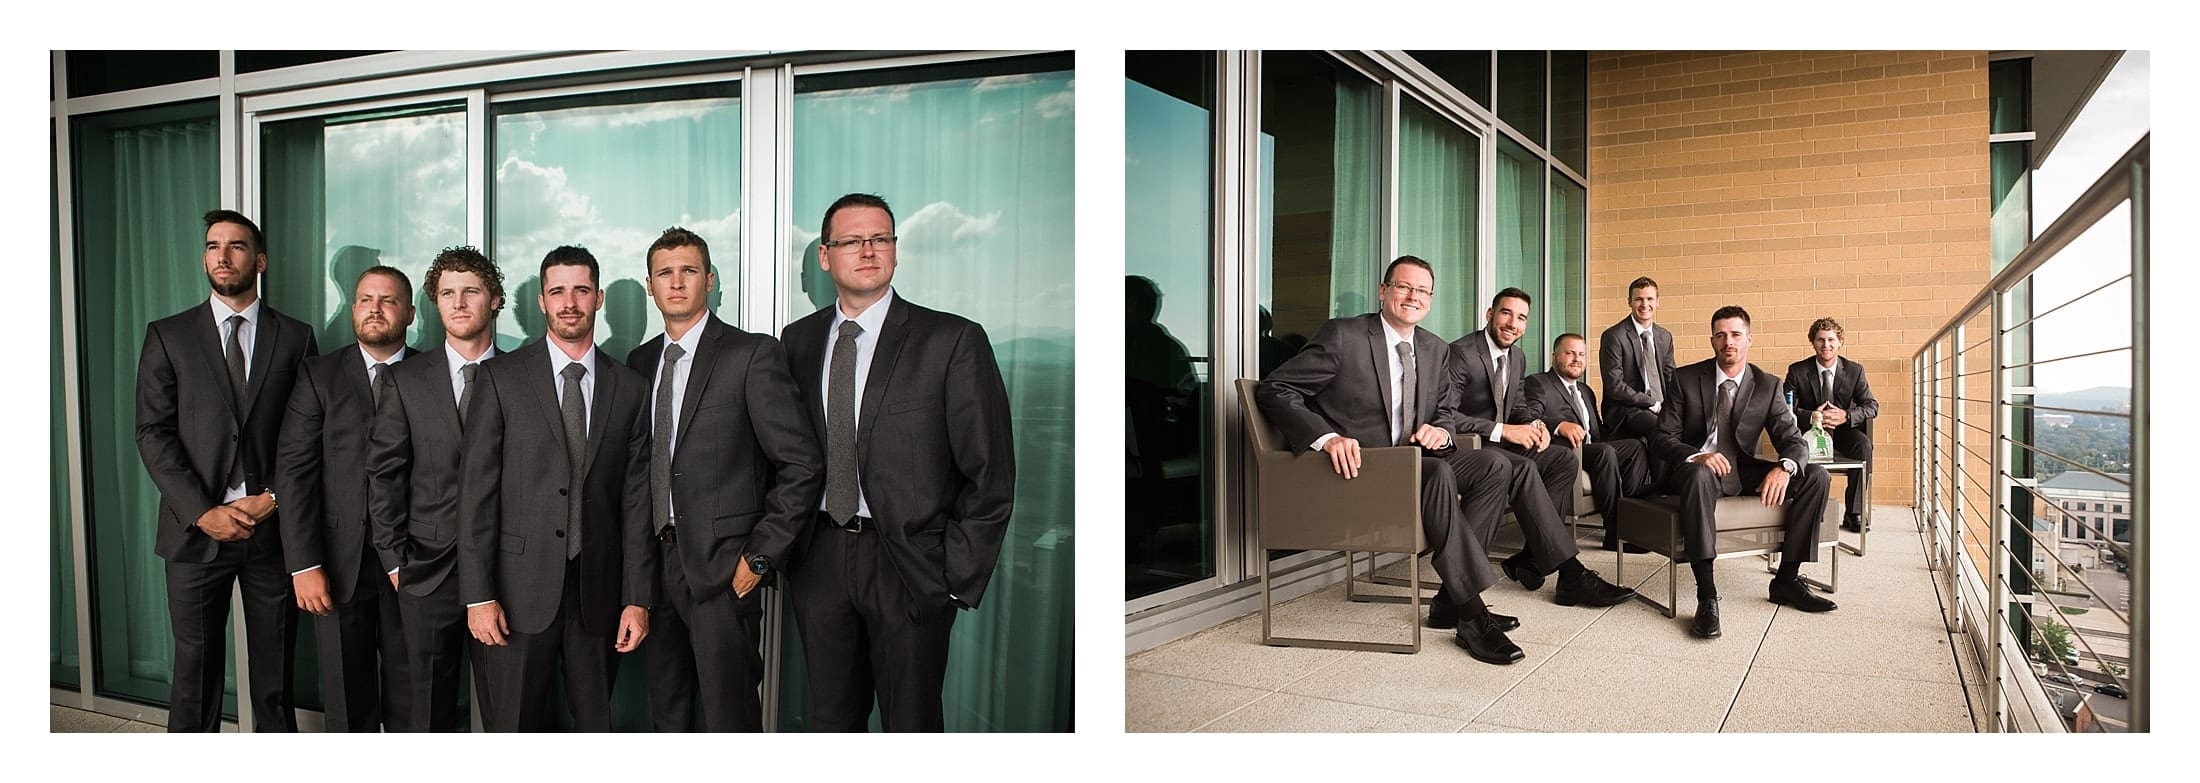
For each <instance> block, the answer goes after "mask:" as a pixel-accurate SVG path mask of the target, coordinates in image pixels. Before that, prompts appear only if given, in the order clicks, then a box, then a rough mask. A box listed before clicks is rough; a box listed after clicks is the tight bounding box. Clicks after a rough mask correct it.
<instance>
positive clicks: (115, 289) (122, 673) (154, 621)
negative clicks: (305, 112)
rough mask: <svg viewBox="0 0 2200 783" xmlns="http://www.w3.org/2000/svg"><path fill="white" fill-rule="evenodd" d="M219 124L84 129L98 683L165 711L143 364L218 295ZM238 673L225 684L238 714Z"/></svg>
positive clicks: (80, 159)
mask: <svg viewBox="0 0 2200 783" xmlns="http://www.w3.org/2000/svg"><path fill="white" fill-rule="evenodd" d="M213 116H214V107H213V105H212V103H211V102H207V103H204V104H193V105H190V106H187V107H184V108H182V109H176V108H162V109H154V110H147V111H142V112H131V113H127V114H121V115H107V116H102V117H96V118H86V119H80V120H77V121H76V127H75V129H74V132H73V136H74V138H75V145H76V154H75V158H74V162H75V163H76V164H77V166H76V169H75V176H76V181H75V185H76V193H77V207H78V213H77V216H76V217H77V219H76V226H77V229H76V238H77V241H78V245H77V251H78V256H77V269H78V275H79V277H78V279H77V291H78V296H79V297H80V300H79V301H80V304H81V305H82V307H81V309H80V310H79V318H80V319H81V321H82V333H81V334H82V336H83V343H82V345H81V346H80V351H81V353H80V354H79V357H78V358H79V361H80V362H81V369H82V373H83V374H82V379H83V384H82V386H81V388H82V394H83V399H82V403H83V405H84V417H83V426H84V432H83V435H84V447H85V458H86V459H85V465H84V469H85V477H84V480H85V489H86V492H85V497H86V498H87V501H88V503H89V507H88V508H86V509H85V511H86V525H87V532H88V534H89V536H90V545H91V561H92V563H93V566H94V568H93V573H94V574H95V575H96V576H95V579H94V581H93V583H92V604H93V616H94V617H95V618H97V620H96V622H97V623H98V628H97V629H96V630H97V634H96V637H95V638H96V639H97V640H98V641H97V650H96V655H97V656H98V657H97V662H98V666H97V671H98V682H97V683H96V684H95V686H96V689H97V691H98V692H99V693H102V694H106V695H115V696H122V697H126V698H130V699H133V700H136V701H142V702H147V703H151V704H157V705H165V704H166V703H167V700H168V685H169V680H170V675H171V674H172V672H173V670H174V650H173V646H172V641H171V637H170V635H169V630H168V604H167V595H168V590H167V584H166V580H165V573H166V569H165V566H164V565H163V563H162V561H161V559H160V556H158V555H155V554H153V539H154V534H155V531H156V527H155V524H156V523H155V521H154V520H155V519H156V518H157V513H158V506H159V503H160V494H159V491H158V490H157V489H155V488H154V486H153V482H152V479H151V477H150V476H148V475H146V473H145V466H144V463H143V462H142V461H140V459H139V458H138V451H137V439H136V432H135V430H134V427H133V423H134V411H135V410H136V389H137V359H138V353H139V349H140V348H141V347H142V346H143V344H144V341H145V325H146V324H147V323H149V322H151V321H153V320H155V319H158V318H164V317H167V316H169V315H172V314H174V313H176V312H178V311H180V310H183V309H184V308H186V307H190V306H192V305H193V304H197V303H201V302H204V301H206V298H207V296H208V292H207V285H206V275H205V271H204V269H203V267H202V266H201V263H200V260H199V258H200V256H201V252H200V249H199V246H200V243H201V241H202V238H203V237H204V236H205V231H206V229H205V226H204V225H202V224H201V223H200V221H199V217H200V215H203V214H205V212H206V211H207V210H209V209H213V208H214V207H215V206H217V203H216V199H217V198H218V196H219V187H220V177H219V173H218V170H217V167H218V165H219V156H218V152H217V148H216V137H217V134H216V129H215V122H214V119H213ZM209 327H211V324H209ZM57 382H58V381H57ZM57 544H58V545H59V546H61V547H66V546H68V538H67V536H66V535H62V536H60V537H59V538H58V539H57ZM56 611H68V612H70V613H72V614H73V612H74V607H63V606H60V605H58V604H57V605H56ZM233 675H234V672H232V676H231V677H230V678H228V679H227V680H226V681H225V682H224V688H225V689H226V690H227V692H228V693H229V694H230V696H231V700H230V701H229V702H228V703H229V706H230V711H231V712H232V713H233V712H234V706H235V701H234V695H235V690H236V689H235V681H234V676H233Z"/></svg>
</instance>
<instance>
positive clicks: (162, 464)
mask: <svg viewBox="0 0 2200 783" xmlns="http://www.w3.org/2000/svg"><path fill="white" fill-rule="evenodd" d="M254 332H255V334H254V337H253V344H252V359H251V362H250V366H251V368H252V369H251V371H250V372H249V373H248V374H247V377H246V379H245V391H244V400H243V401H242V402H241V403H240V402H239V401H238V400H237V399H236V395H235V394H233V393H231V391H230V389H229V365H228V363H227V362H226V361H224V360H223V359H222V343H221V329H220V327H218V326H215V325H214V305H213V303H211V302H204V303H200V304H198V305H196V306H194V307H192V308H191V309H189V310H185V311H183V312H180V313H177V314H175V315H171V316H168V317H166V318H162V319H160V320H158V321H154V322H152V323H150V324H147V325H146V327H145V347H144V349H143V350H142V351H141V352H140V353H139V354H138V371H137V446H138V456H139V457H140V458H141V459H143V460H144V461H145V472H146V473H149V474H151V475H152V477H153V485H154V486H155V487H158V488H160V527H159V532H158V533H156V534H155V536H154V541H153V551H154V552H155V553H157V554H159V555H160V556H161V557H162V558H165V559H168V560H170V561H174V562H180V563H208V562H213V560H214V556H215V554H216V551H217V549H218V545H219V544H220V543H221V542H219V541H215V540H214V539H212V538H209V537H207V535H206V534H205V533H204V532H201V531H200V530H199V529H198V521H199V515H201V514H204V513H206V511H207V509H211V508H213V507H215V506H218V505H221V502H222V494H223V490H224V489H226V487H225V486H224V485H225V484H226V483H227V480H228V478H229V475H228V474H229V464H230V460H231V458H232V457H233V456H235V455H236V454H237V452H238V450H239V449H242V450H243V455H244V484H245V491H246V492H247V493H248V494H253V493H258V492H260V491H261V490H264V489H266V488H267V486H268V481H269V480H271V479H272V478H273V477H274V467H275V440H276V438H277V437H278V435H279V433H280V432H281V430H282V425H283V414H284V412H285V410H286V407H285V405H284V403H286V402H287V401H288V400H289V399H290V389H291V386H292V385H293V384H294V383H296V382H297V377H298V365H299V363H300V362H303V361H305V360H306V358H307V357H310V356H312V355H313V354H315V353H316V352H318V350H319V349H318V348H317V347H316V346H315V344H314V341H313V332H312V330H311V329H310V328H309V327H307V326H306V325H305V324H304V323H302V322H300V321H298V320H297V319H295V318H291V317H289V316H286V315H283V314H282V313H279V312H276V311H275V308H273V307H269V306H268V305H267V303H266V302H264V301H263V302H261V303H260V317H259V323H258V324H257V325H256V326H255V327H254ZM283 501H284V498H283V496H282V494H281V493H279V492H278V493H276V502H277V504H278V505H280V504H281V503H282V502H283ZM284 516H285V514H283V513H282V512H279V511H278V512H277V513H276V514H275V516H272V517H269V518H267V519H265V520H262V521H261V522H260V524H259V525H258V526H257V527H255V528H254V531H253V534H252V540H254V541H262V542H264V543H263V544H261V545H262V546H280V545H281V539H280V536H281V532H282V530H281V528H282V525H281V523H282V520H283V517H284ZM270 538H273V539H275V540H272V541H270V540H268V539H270Z"/></svg>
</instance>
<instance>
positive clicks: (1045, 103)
mask: <svg viewBox="0 0 2200 783" xmlns="http://www.w3.org/2000/svg"><path fill="white" fill-rule="evenodd" d="M1035 108H1037V109H1038V110H1039V116H1041V117H1044V118H1047V119H1050V120H1051V119H1055V118H1057V117H1065V116H1068V115H1069V114H1070V112H1072V111H1074V110H1076V108H1077V90H1076V89H1075V86H1074V85H1073V84H1066V85H1063V86H1062V89H1061V91H1060V92H1056V93H1053V94H1051V95H1048V96H1047V97H1044V98H1040V99H1039V103H1038V105H1037V106H1036V107H1035Z"/></svg>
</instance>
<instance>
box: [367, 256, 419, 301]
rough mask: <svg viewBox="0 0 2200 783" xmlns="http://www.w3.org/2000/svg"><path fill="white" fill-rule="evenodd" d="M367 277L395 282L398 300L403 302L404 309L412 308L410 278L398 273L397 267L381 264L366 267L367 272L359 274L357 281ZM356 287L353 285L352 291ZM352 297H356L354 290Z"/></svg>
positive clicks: (411, 283)
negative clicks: (378, 277)
mask: <svg viewBox="0 0 2200 783" xmlns="http://www.w3.org/2000/svg"><path fill="white" fill-rule="evenodd" d="M367 275H381V276H383V277H387V278H389V279H391V280H395V281H397V291H398V300H399V301H402V302H404V303H405V306H406V307H411V306H412V303H413V281H412V278H410V277H406V276H405V273H404V272H400V271H398V270H397V267H394V266H386V265H382V264H376V265H374V266H370V267H367V271H364V272H360V273H359V280H360V281H362V282H363V281H365V280H366V279H367ZM356 287H357V286H356V285H355V286H354V289H356ZM352 295H353V296H358V292H357V291H356V290H354V291H353V293H352Z"/></svg>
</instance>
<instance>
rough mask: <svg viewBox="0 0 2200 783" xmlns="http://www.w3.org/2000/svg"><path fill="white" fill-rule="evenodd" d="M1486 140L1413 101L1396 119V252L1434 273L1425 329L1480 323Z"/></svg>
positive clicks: (1456, 330)
mask: <svg viewBox="0 0 2200 783" xmlns="http://www.w3.org/2000/svg"><path fill="white" fill-rule="evenodd" d="M1481 156H1482V140H1481V139H1480V138H1478V137H1476V136H1475V135H1474V134H1471V133H1468V132H1467V131H1466V129H1465V128H1461V127H1459V126H1458V125H1457V124H1454V123H1453V122H1451V121H1450V120H1447V119H1444V118H1443V117H1440V116H1438V115H1437V114H1436V112H1434V111H1430V110H1429V109H1428V107H1425V106H1422V105H1421V104H1420V103H1419V102H1417V101H1411V100H1408V101H1406V102H1405V105H1404V107H1403V108H1402V109H1401V112H1400V116H1399V123H1398V253H1399V254H1400V255H1412V256H1418V257H1420V259H1421V260H1423V261H1427V262H1429V266H1431V267H1434V268H1435V270H1434V271H1435V273H1436V302H1435V306H1434V307H1433V308H1431V309H1430V311H1429V314H1428V318H1427V319H1426V320H1423V321H1422V322H1421V326H1422V327H1423V328H1426V329H1428V330H1429V331H1431V332H1435V333H1436V336H1438V337H1442V338H1444V339H1446V340H1457V339H1459V338H1460V337H1462V336H1464V335H1466V334H1467V333H1468V332H1472V331H1474V330H1475V329H1478V328H1481V327H1480V325H1479V324H1478V323H1477V318H1476V315H1475V314H1476V313H1478V312H1481V310H1480V309H1479V308H1477V307H1475V306H1474V301H1475V298H1476V297H1475V286H1474V270H1475V266H1476V265H1475V263H1474V257H1475V248H1476V246H1477V245H1476V243H1475V237H1476V235H1477V233H1478V231H1477V229H1478V228H1479V226H1480V222H1479V220H1478V219H1477V217H1476V216H1477V215H1478V214H1480V213H1479V212H1478V211H1477V210H1476V204H1477V202H1478V201H1480V198H1479V196H1480V194H1481V188H1480V182H1481V180H1480V179H1479V177H1478V176H1477V172H1478V171H1479V170H1480V169H1481V160H1482V157H1481Z"/></svg>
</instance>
